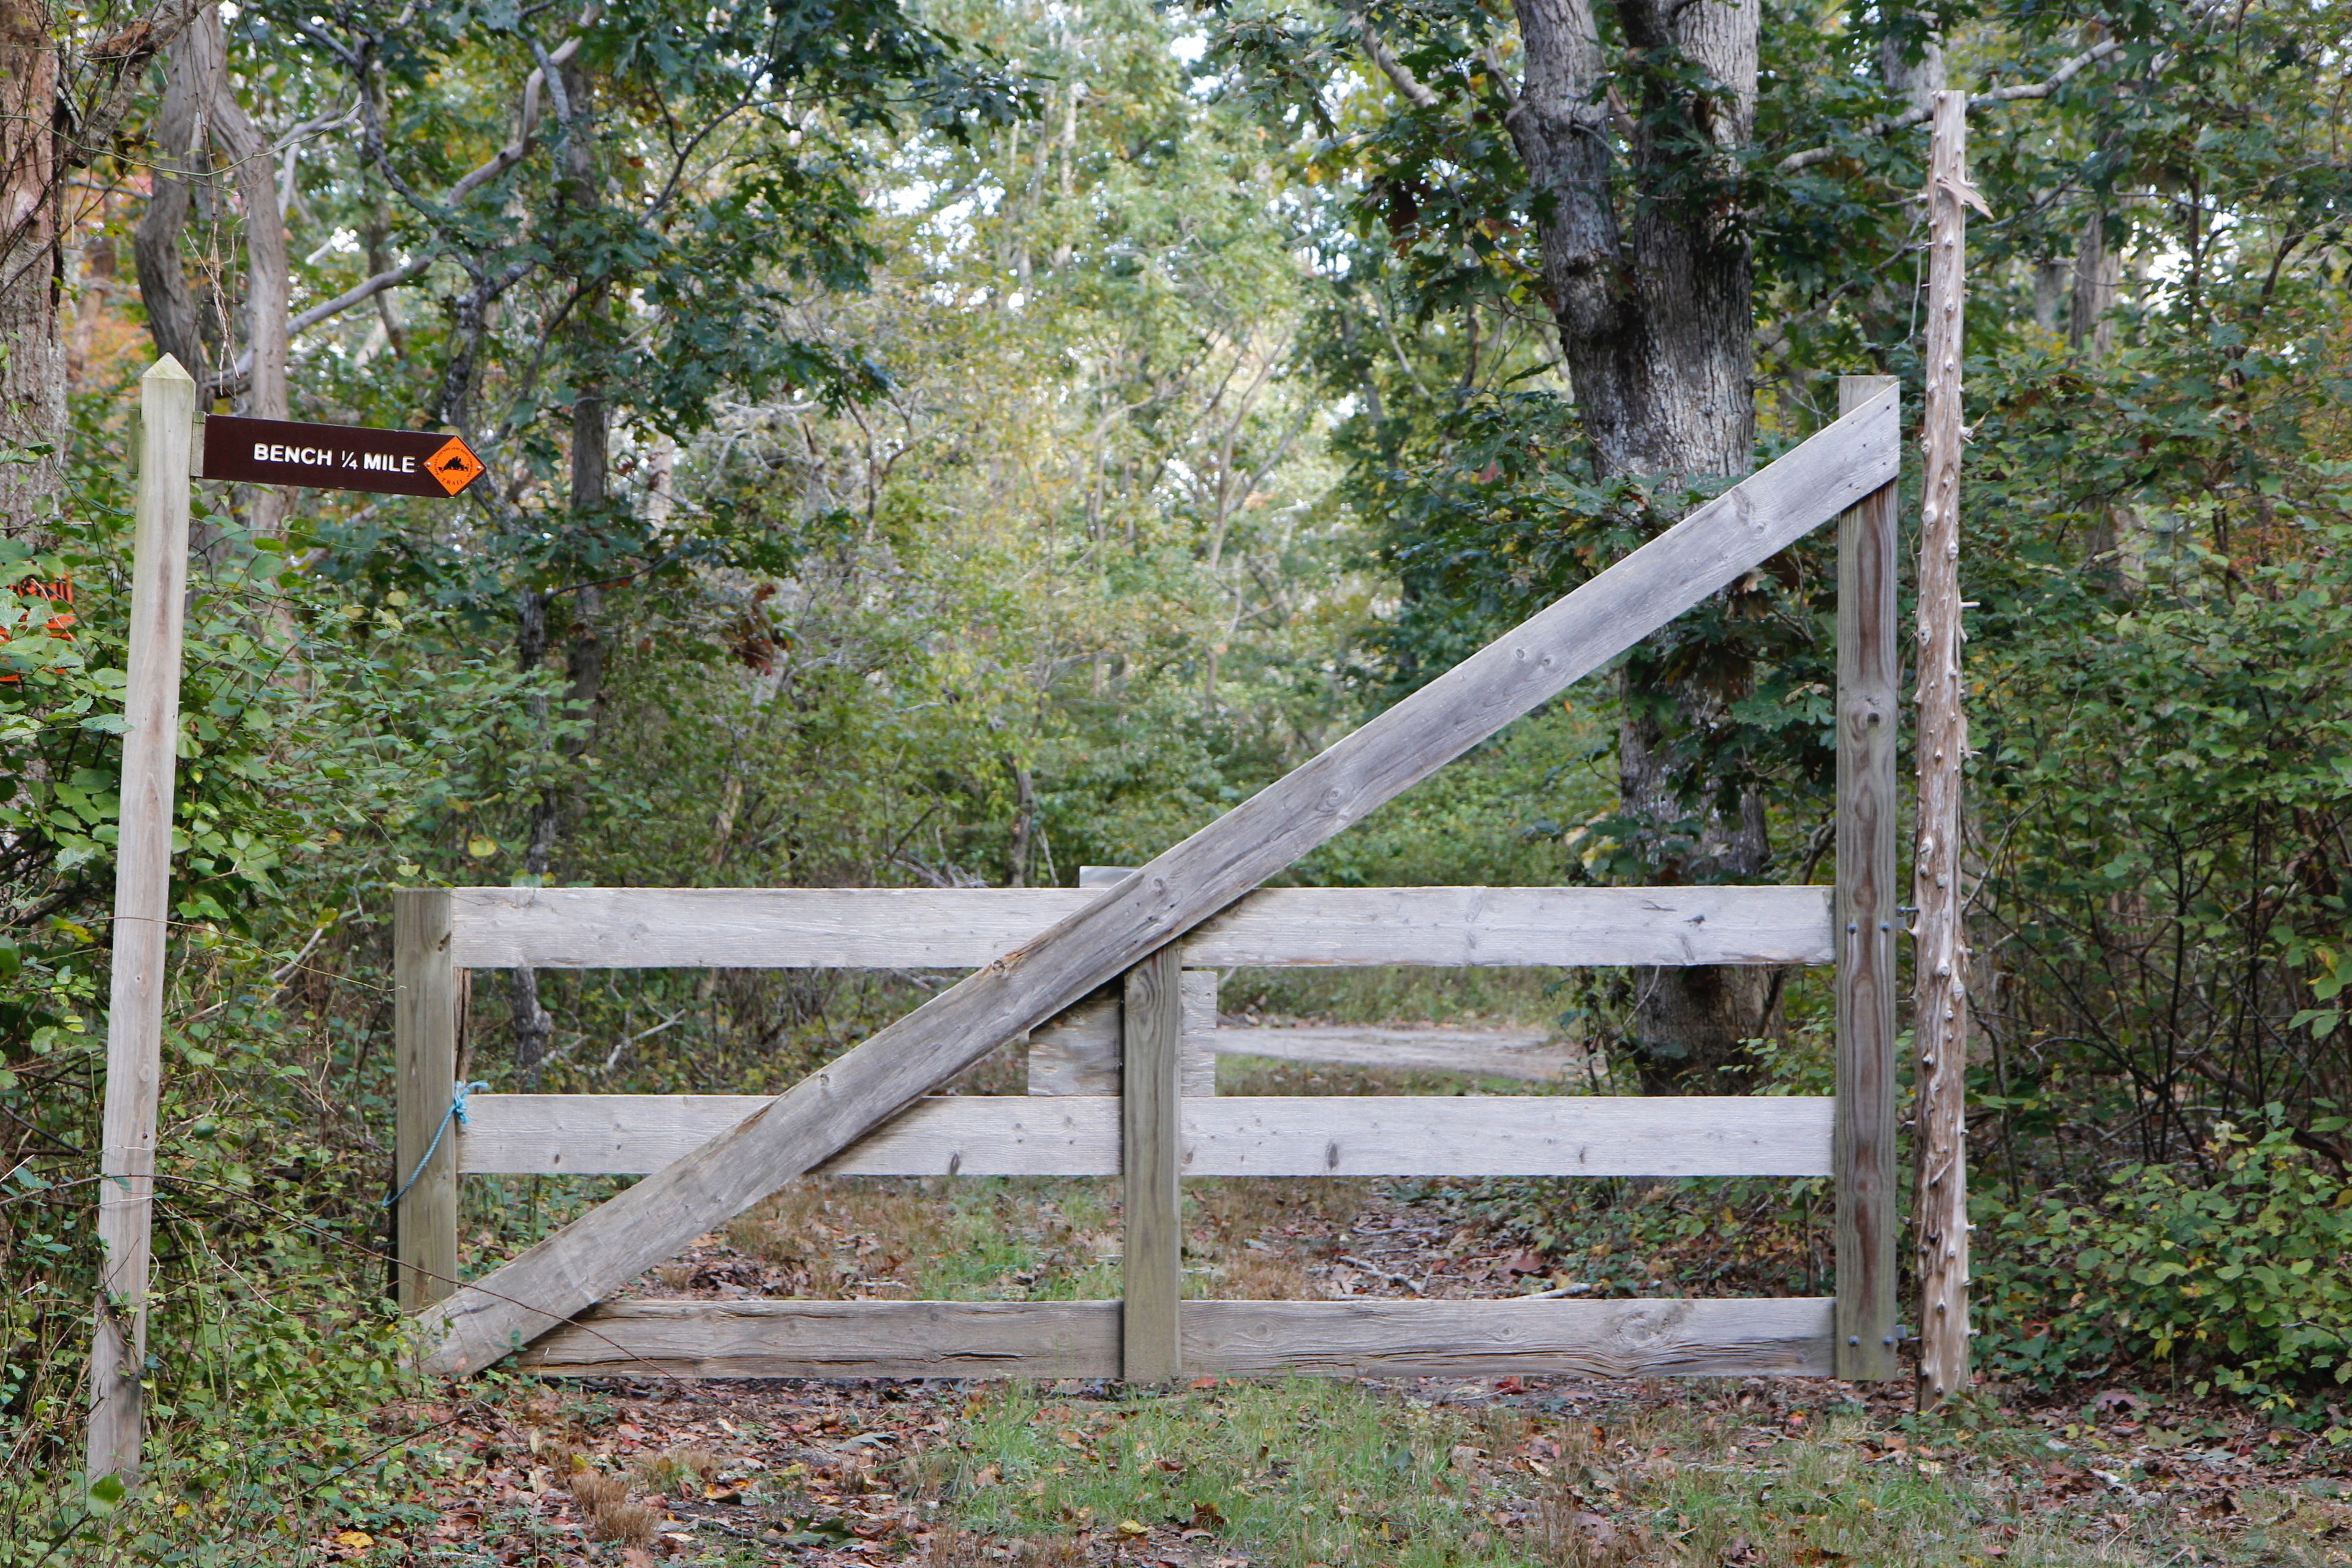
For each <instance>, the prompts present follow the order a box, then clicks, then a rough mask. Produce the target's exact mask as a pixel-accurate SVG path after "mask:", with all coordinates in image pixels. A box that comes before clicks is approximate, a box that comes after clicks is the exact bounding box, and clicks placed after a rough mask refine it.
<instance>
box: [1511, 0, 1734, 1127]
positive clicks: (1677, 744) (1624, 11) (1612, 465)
mask: <svg viewBox="0 0 2352 1568" xmlns="http://www.w3.org/2000/svg"><path fill="white" fill-rule="evenodd" d="M1617 14H1618V18H1619V21H1620V23H1621V25H1622V29H1623V32H1624V36H1625V41H1626V42H1627V44H1628V45H1630V46H1631V47H1632V49H1633V50H1634V51H1639V52H1640V53H1641V55H1643V56H1645V57H1647V58H1649V59H1651V60H1654V61H1660V62H1663V61H1666V60H1670V59H1672V58H1673V57H1675V55H1677V54H1678V55H1679V56H1680V57H1681V59H1682V60H1683V61H1685V62H1686V63H1687V64H1689V65H1691V66H1694V67H1696V68H1697V69H1698V70H1699V71H1700V72H1702V73H1704V74H1705V76H1706V77H1707V78H1710V79H1712V81H1713V83H1714V84H1715V85H1714V88H1713V89H1712V90H1710V91H1707V92H1703V93H1702V92H1692V91H1689V90H1687V88H1686V84H1685V82H1684V81H1682V80H1679V79H1676V74H1675V72H1674V71H1672V70H1671V69H1654V70H1643V69H1641V68H1639V67H1638V65H1636V66H1635V67H1634V68H1629V69H1628V70H1626V71H1624V72H1622V73H1619V75H1618V76H1617V82H1618V83H1619V84H1622V86H1624V87H1626V88H1628V89H1631V90H1632V91H1633V94H1634V97H1635V100H1636V101H1635V102H1634V104H1633V106H1632V107H1631V109H1630V111H1629V110H1628V109H1627V108H1626V107H1624V106H1622V104H1621V103H1620V100H1619V96H1618V88H1617V86H1614V85H1612V82H1611V80H1610V78H1609V72H1608V70H1607V68H1606V67H1605V65H1604V61H1603V56H1602V52H1601V43H1600V36H1599V31H1598V29H1597V27H1596V26H1595V24H1594V18H1593V15H1592V12H1591V7H1590V5H1589V4H1588V0H1517V15H1518V20H1519V32H1520V38H1521V41H1522V43H1523V44H1524V46H1525V48H1526V58H1527V68H1526V71H1527V76H1526V82H1525V84H1524V87H1523V89H1522V91H1521V94H1520V98H1519V101H1518V103H1517V106H1516V107H1515V108H1514V109H1513V110H1512V111H1511V114H1510V117H1509V123H1510V129H1511V132H1512V135H1513V137H1514V139H1515V141H1516V142H1517V146H1518V148H1519V152H1520V155H1521V157H1522V158H1523V160H1524V161H1525V162H1526V163H1527V165H1528V172H1529V174H1530V175H1531V176H1532V179H1533V183H1534V184H1535V185H1536V187H1537V189H1538V190H1539V191H1544V192H1547V193H1549V195H1550V196H1551V198H1552V200H1553V203H1554V205H1553V208H1552V211H1551V214H1550V216H1549V220H1548V221H1547V222H1546V224H1545V226H1544V227H1543V231H1542V234H1541V241H1542V258H1543V277H1544V283H1545V287H1546V289H1547V290H1548V292H1549V295H1550V300H1551V305H1552V310H1553V314H1554V317H1555V319H1556V320H1557V321H1558V324H1559V337H1560V346H1561V350H1562V353H1563V357H1564V358H1565V360H1566V362H1567V364H1568V370H1569V375H1570V381H1571V383H1572V384H1573V386H1574V389H1575V395H1576V403H1577V410H1578V414H1579V416H1580V419H1581V421H1582V424H1583V426H1584V430H1585V433H1586V435H1587V437H1589V439H1590V440H1591V445H1592V451H1593V458H1594V461H1595V463H1596V465H1597V467H1598V468H1599V470H1600V475H1601V477H1602V478H1604V479H1605V478H1612V477H1615V476H1620V475H1687V476H1690V477H1692V478H1700V477H1738V476H1739V475H1743V474H1745V473H1747V472H1748V468H1749V465H1750V462H1751V460H1752V458H1753V452H1754V447H1755V438H1756V416H1755V399H1754V395H1753V393H1752V391H1751V387H1750V376H1751V373H1752V371H1753V367H1754V353H1755V346H1754V337H1755V304H1754V299H1753V281H1752V279H1753V266H1752V262H1751V258H1750V254H1749V248H1748V236H1747V232H1746V229H1745V228H1744V226H1743V225H1742V222H1741V219H1740V216H1739V208H1740V204H1741V200H1742V195H1741V191H1740V189H1739V179H1740V172H1739V166H1740V156H1741V153H1742V151H1743V149H1744V148H1745V147H1746V145H1747V143H1748V141H1749V139H1750V137H1751V135H1752V132H1753V129H1754V121H1755V112H1756V72H1757V0H1737V3H1735V4H1727V5H1721V4H1711V5H1661V4H1658V3H1656V0H1628V3H1626V4H1622V5H1620V6H1619V7H1618V13H1617ZM1629 114H1630V118H1631V121H1632V122H1631V124H1630V125H1629V126H1623V127H1622V140H1623V142H1624V143H1625V157H1626V158H1627V160H1628V161H1629V163H1630V164H1631V170H1630V173H1631V174H1632V179H1631V181H1630V184H1631V186H1632V187H1633V189H1634V190H1636V191H1639V192H1642V193H1643V196H1642V198H1641V199H1639V200H1637V201H1636V202H1635V203H1634V204H1633V207H1632V216H1631V218H1630V219H1624V218H1621V216H1620V215H1619V212H1618V211H1617V209H1616V207H1615V205H1613V203H1612V198H1611V185H1612V164H1613V163H1614V162H1615V160H1616V158H1617V156H1618V154H1617V151H1616V142H1617V140H1618V139H1619V135H1620V131H1619V126H1618V125H1613V124H1612V121H1619V122H1621V123H1622V121H1623V120H1624V119H1625V118H1627V117H1629ZM1694 146H1696V148H1697V149H1699V150H1698V151H1696V152H1694V151H1692V149H1693V148H1694ZM1753 679H1754V678H1753V671H1752V669H1751V668H1750V666H1749V664H1748V660H1747V658H1745V656H1743V655H1741V654H1739V653H1738V652H1737V651H1734V650H1728V649H1717V650H1709V651H1705V652H1701V653H1699V654H1698V655H1697V656H1696V657H1691V656H1690V655H1689V654H1688V653H1685V654H1683V655H1678V656H1677V658H1676V659H1675V663H1674V664H1673V665H1671V666H1670V665H1669V664H1668V663H1666V662H1665V661H1664V660H1662V659H1660V658H1657V657H1655V656H1654V655H1653V656H1651V657H1648V658H1642V657H1637V658H1635V659H1634V660H1633V662H1632V663H1630V664H1628V665H1627V666H1626V668H1625V671H1624V674H1623V676H1622V698H1623V710H1624V717H1623V721H1622V725H1621V728H1620V730H1619V737H1618V789H1619V801H1620V806H1621V809H1622V812H1623V814H1624V815H1625V816H1628V817H1630V818H1632V819H1633V820H1634V821H1636V822H1638V823H1640V824H1641V825H1642V829H1643V832H1642V837H1643V841H1644V842H1643V846H1642V847H1643V858H1644V859H1645V861H1647V863H1648V864H1649V865H1650V867H1651V868H1652V874H1653V876H1654V877H1655V878H1656V879H1658V880H1660V881H1666V882H1674V881H1738V880H1746V879H1753V878H1755V877H1758V876H1759V875H1761V874H1762V873H1763V871H1764V870H1765V868H1766V865H1767V862H1768V859H1769V852H1770V851H1769V841H1768V839H1767V837H1766V834H1765V822H1764V812H1763V805H1762V802H1761V800H1760V799H1759V798H1758V797H1757V796H1756V795H1755V794H1754V793H1753V792H1752V791H1739V790H1735V789H1733V788H1732V787H1730V786H1728V785H1727V784H1724V783H1723V782H1721V781H1719V780H1717V779H1714V778H1710V777H1707V776H1706V775H1705V774H1704V773H1702V772H1701V771H1700V770H1699V769H1698V768H1697V767H1696V766H1695V761H1696V759H1695V758H1694V756H1693V754H1692V753H1693V751H1694V747H1693V745H1692V743H1691V742H1692V740H1693V739H1694V738H1695V737H1698V736H1702V735H1704V734H1705V732H1706V731H1708V730H1709V729H1711V728H1714V727H1716V726H1718V725H1721V724H1722V723H1724V722H1726V721H1727V719H1728V716H1729V712H1730V709H1731V706H1732V704H1734V703H1736V702H1737V701H1738V700H1739V699H1740V698H1742V697H1743V696H1745V695H1747V693H1748V691H1749V690H1750V689H1751V688H1752V684H1753ZM1635 989H1636V995H1637V1001H1636V1004H1635V1008H1634V1023H1633V1035H1634V1037H1633V1051H1634V1056H1635V1058H1636V1060H1637V1063H1638V1065H1639V1068H1640V1070H1641V1074H1642V1078H1643V1083H1644V1085H1645V1086H1646V1087H1649V1088H1651V1089H1658V1090H1668V1089H1677V1090H1682V1091H1685V1092H1692V1091H1698V1092H1705V1091H1707V1090H1710V1089H1724V1088H1729V1087H1735V1086H1736V1084H1737V1081H1738V1079H1740V1078H1741V1077H1742V1076H1744V1074H1743V1064H1744V1059H1745V1053H1744V1051H1743V1049H1742V1042H1744V1041H1746V1040H1748V1039H1752V1038H1754V1037H1757V1036H1758V1035H1759V1034H1761V1033H1762V1032H1763V1031H1764V1030H1765V1028H1766V1027H1767V1026H1768V1025H1769V1014H1770V1012H1771V1009H1772V1006H1773V1000H1774V998H1775V996H1776V995H1777V994H1778V987H1777V986H1776V985H1775V984H1774V977H1773V975H1772V974H1771V973H1769V971H1764V970H1759V969H1746V968H1738V969H1645V970H1641V971H1637V972H1636V975H1635Z"/></svg>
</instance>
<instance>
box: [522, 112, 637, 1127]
mask: <svg viewBox="0 0 2352 1568" xmlns="http://www.w3.org/2000/svg"><path fill="white" fill-rule="evenodd" d="M554 85H555V87H556V89H557V92H558V95H559V96H558V98H557V108H558V110H559V112H560V113H561V115H562V121H563V132H562V135H563V145H562V178H561V180H560V182H559V184H558V187H557V188H558V190H559V191H560V193H561V196H562V203H563V205H565V206H567V207H569V208H571V209H572V211H573V212H574V213H579V212H585V211H589V210H592V209H593V208H594V207H595V206H597V205H600V203H601V199H602V196H601V189H600V186H599V184H598V180H597V173H596V143H595V123H594V120H593V100H592V99H591V96H590V95H591V93H592V91H593V84H592V83H591V81H590V79H589V78H588V74H587V73H586V72H585V71H583V70H581V69H580V68H577V67H574V66H565V67H564V68H562V71H561V72H560V73H559V75H558V77H557V79H556V81H555V84H554ZM604 298H605V289H604V284H603V283H602V282H600V283H599V284H598V285H597V286H596V287H594V288H592V289H589V290H588V291H587V295H586V297H585V298H584V299H583V300H581V303H580V310H579V313H578V315H577V317H576V318H575V321H576V323H577V324H576V325H575V327H574V329H573V332H572V342H573V344H574V347H575V351H576V358H577V362H578V363H576V364H575V366H574V369H575V373H577V374H578V375H579V388H580V389H579V391H578V392H577V393H576V394H575V395H574V396H573V399H572V493H571V511H572V517H573V519H574V520H575V526H583V527H587V528H601V527H602V526H604V521H603V518H602V514H603V513H604V510H605V509H606V508H607V507H608V506H609V505H610V504H611V500H612V491H611V469H612V456H611V452H612V405H611V404H610V403H609V402H608V401H607V400H606V398H605V395H604V384H603V379H602V351H603V349H604V343H603V342H602V340H601V336H600V333H601V330H602V327H603V323H604V309H603V306H604ZM570 597H571V615H570V616H569V620H570V623H571V637H570V641H569V644H568V646H567V647H566V648H565V651H564V660H563V662H564V671H565V674H566V676H567V677H568V679H567V690H566V693H565V696H566V699H567V700H568V702H569V704H570V706H571V708H572V711H573V712H574V713H575V714H579V715H581V716H583V717H586V718H588V719H590V720H591V721H592V722H593V715H594V713H595V709H596V704H597V703H598V702H599V701H601V700H603V698H604V630H603V624H602V623H603V619H604V593H603V590H601V589H599V588H597V587H596V586H594V585H593V584H586V585H583V586H581V587H578V588H576V589H574V590H573V591H572V595H571V596H570ZM548 608H549V595H546V594H542V593H538V592H536V591H530V590H526V592H525V594H524V605H523V614H522V623H523V624H522V626H521V628H520V637H518V640H517V653H518V655H519V657H520V661H521V664H522V668H524V669H525V670H527V671H529V670H536V669H537V668H539V666H540V663H541V660H542V659H544V658H546V655H547V643H548V635H547V613H548ZM587 745H588V739H587V736H586V735H585V734H584V733H583V735H582V736H581V737H580V738H579V739H577V740H575V741H572V742H567V743H566V745H565V748H564V749H565V754H566V755H567V756H570V757H577V756H578V755H579V754H580V753H581V752H583V751H585V750H586V749H587ZM566 804H567V803H566V802H565V800H564V799H563V797H562V795H559V794H558V793H557V792H556V791H554V790H549V791H546V792H545V793H543V794H541V796H540V797H539V800H538V802H537V803H536V804H534V805H532V807H531V813H530V839H529V841H528V843H527V845H526V847H525V849H524V853H523V870H524V871H525V873H526V874H528V875H529V876H530V878H531V879H533V880H534V881H537V880H540V879H544V878H545V877H546V876H547V875H548V872H549V870H550V868H551V867H552V865H553V863H554V857H555V841H556V838H557V836H558V835H559V833H560V832H561V830H562V819H563V811H564V807H565V805H566ZM509 994H510V997H511V1001H512V1007H511V1012H512V1015H513V1021H514V1031H515V1066H516V1068H517V1069H518V1071H519V1072H520V1075H521V1078H522V1081H523V1085H524V1088H525V1089H527V1090H529V1089H537V1088H538V1087H539V1073H540V1068H541V1064H542V1063H544V1062H545V1060H546V1058H547V1042H548V1039H549V1037H550V1035H551V1032H552V1027H553V1026H552V1021H551V1019H550V1018H549V1016H548V1015H547V1012H546V1010H545V1009H544V1008H543V1007H541V1005H540V1001H539V976H538V974H537V973H535V972H534V971H532V970H529V969H517V970H515V971H513V982H512V985H511V988H510V993H509Z"/></svg>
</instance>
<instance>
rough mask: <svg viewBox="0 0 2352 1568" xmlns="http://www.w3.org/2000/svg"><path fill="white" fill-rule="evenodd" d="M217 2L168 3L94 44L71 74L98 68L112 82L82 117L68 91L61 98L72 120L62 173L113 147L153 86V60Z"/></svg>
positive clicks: (62, 139) (65, 133)
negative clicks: (136, 102)
mask: <svg viewBox="0 0 2352 1568" xmlns="http://www.w3.org/2000/svg"><path fill="white" fill-rule="evenodd" d="M213 3H214V0H163V4H162V5H157V6H156V7H155V8H154V10H152V11H151V12H149V13H148V14H147V15H146V16H142V18H140V19H139V20H138V21H136V22H133V23H132V24H131V26H128V27H125V28H123V29H122V31H121V32H119V33H117V34H115V35H114V36H113V37H110V38H107V39H104V40H102V41H100V42H99V43H96V44H93V45H91V46H90V47H89V49H88V50H87V51H86V52H84V53H83V55H82V56H81V58H79V59H78V60H73V61H71V62H69V64H68V72H69V73H70V72H71V71H73V70H75V69H77V68H81V67H86V66H95V67H96V68H98V70H99V71H100V73H103V74H105V75H106V76H108V77H109V78H110V79H109V80H108V81H107V84H106V86H105V87H104V88H103V89H101V90H100V93H99V95H98V98H97V100H96V101H94V102H93V103H91V105H90V106H89V110H88V111H87V112H85V113H80V114H76V113H75V112H74V108H75V106H74V103H73V100H72V99H71V97H70V95H69V94H68V93H64V92H61V93H59V94H58V108H59V109H60V110H63V111H64V112H65V113H66V114H67V115H68V116H70V117H71V118H72V121H73V123H72V124H71V126H70V127H60V128H59V130H58V148H57V157H58V172H59V173H60V174H62V173H64V172H65V171H66V170H68V169H78V168H80V167H82V166H83V165H85V164H87V163H90V162H92V161H93V160H95V159H96V158H97V157H98V156H99V154H100V153H103V152H105V151H106V150H107V149H108V148H109V147H110V146H111V145H113V142H114V132H115V131H116V129H117V128H118V127H120V126H121V123H122V118H123V116H124V115H126V114H128V113H130V111H131V102H132V100H134V99H136V98H137V97H138V96H139V93H140V91H141V90H142V89H144V88H145V87H146V85H147V72H146V69H145V68H146V65H147V62H148V61H149V60H151V59H152V58H155V57H156V56H157V55H160V54H162V53H163V51H164V50H165V49H167V48H170V47H172V44H173V41H174V40H175V39H177V38H178V37H179V36H180V35H181V34H182V33H184V32H185V31H187V28H188V24H190V23H191V22H193V21H194V20H195V19H196V17H197V16H198V15H199V14H200V13H201V12H203V11H204V10H205V8H206V7H207V6H209V5H212V4H213Z"/></svg>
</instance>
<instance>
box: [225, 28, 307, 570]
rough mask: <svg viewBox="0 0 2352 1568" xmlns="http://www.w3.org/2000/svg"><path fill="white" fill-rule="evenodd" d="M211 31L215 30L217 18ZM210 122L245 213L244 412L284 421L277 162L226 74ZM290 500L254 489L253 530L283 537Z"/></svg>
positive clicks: (285, 266) (282, 236)
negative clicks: (249, 367)
mask: <svg viewBox="0 0 2352 1568" xmlns="http://www.w3.org/2000/svg"><path fill="white" fill-rule="evenodd" d="M212 25H213V26H215V27H217V26H219V25H220V24H219V21H218V18H217V16H215V17H214V18H213V22H212ZM213 119H214V123H215V125H216V126H218V128H219V131H220V137H221V145H222V147H223V149H224V150H225V151H226V152H227V153H228V155H229V157H230V158H231V159H232V160H233V162H234V173H235V178H236V193H237V197H238V202H239V205H242V206H243V207H244V209H245V346H246V350H247V353H250V354H251V355H252V356H253V371H252V374H251V376H250V378H249V379H248V380H247V383H246V393H245V412H246V413H247V415H248V416H251V417H253V418H256V419H284V418H287V417H289V414H288V410H289V407H290V404H289V400H288V396H287V387H286V361H287V353H288V346H287V338H288V336H289V333H288V331H287V312H288V300H289V296H290V293H291V289H292V276H291V274H292V267H291V264H290V262H289V258H288V257H287V254H286V215H285V214H284V213H283V212H281V211H280V210H279V209H278V161H277V159H275V158H273V157H272V156H270V152H269V139H268V137H266V136H264V135H262V134H261V132H259V131H258V130H257V129H256V128H255V127H254V124H253V121H250V120H248V119H247V118H246V113H245V110H244V109H243V108H242V107H241V106H239V104H238V103H237V101H236V88H235V87H233V86H232V85H230V82H229V79H228V74H227V72H226V71H223V72H222V73H221V77H220V84H219V97H218V98H217V99H216V100H215V104H214V109H213ZM294 494H295V492H294V491H292V490H290V489H286V488H284V487H282V486H278V485H258V486H256V487H255V489H254V492H253V531H254V532H255V533H256V534H258V535H260V536H262V537H264V538H268V539H276V538H278V537H279V536H281V535H283V534H284V533H285V531H286V517H287V514H288V512H289V510H291V508H292V506H293V502H294Z"/></svg>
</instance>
